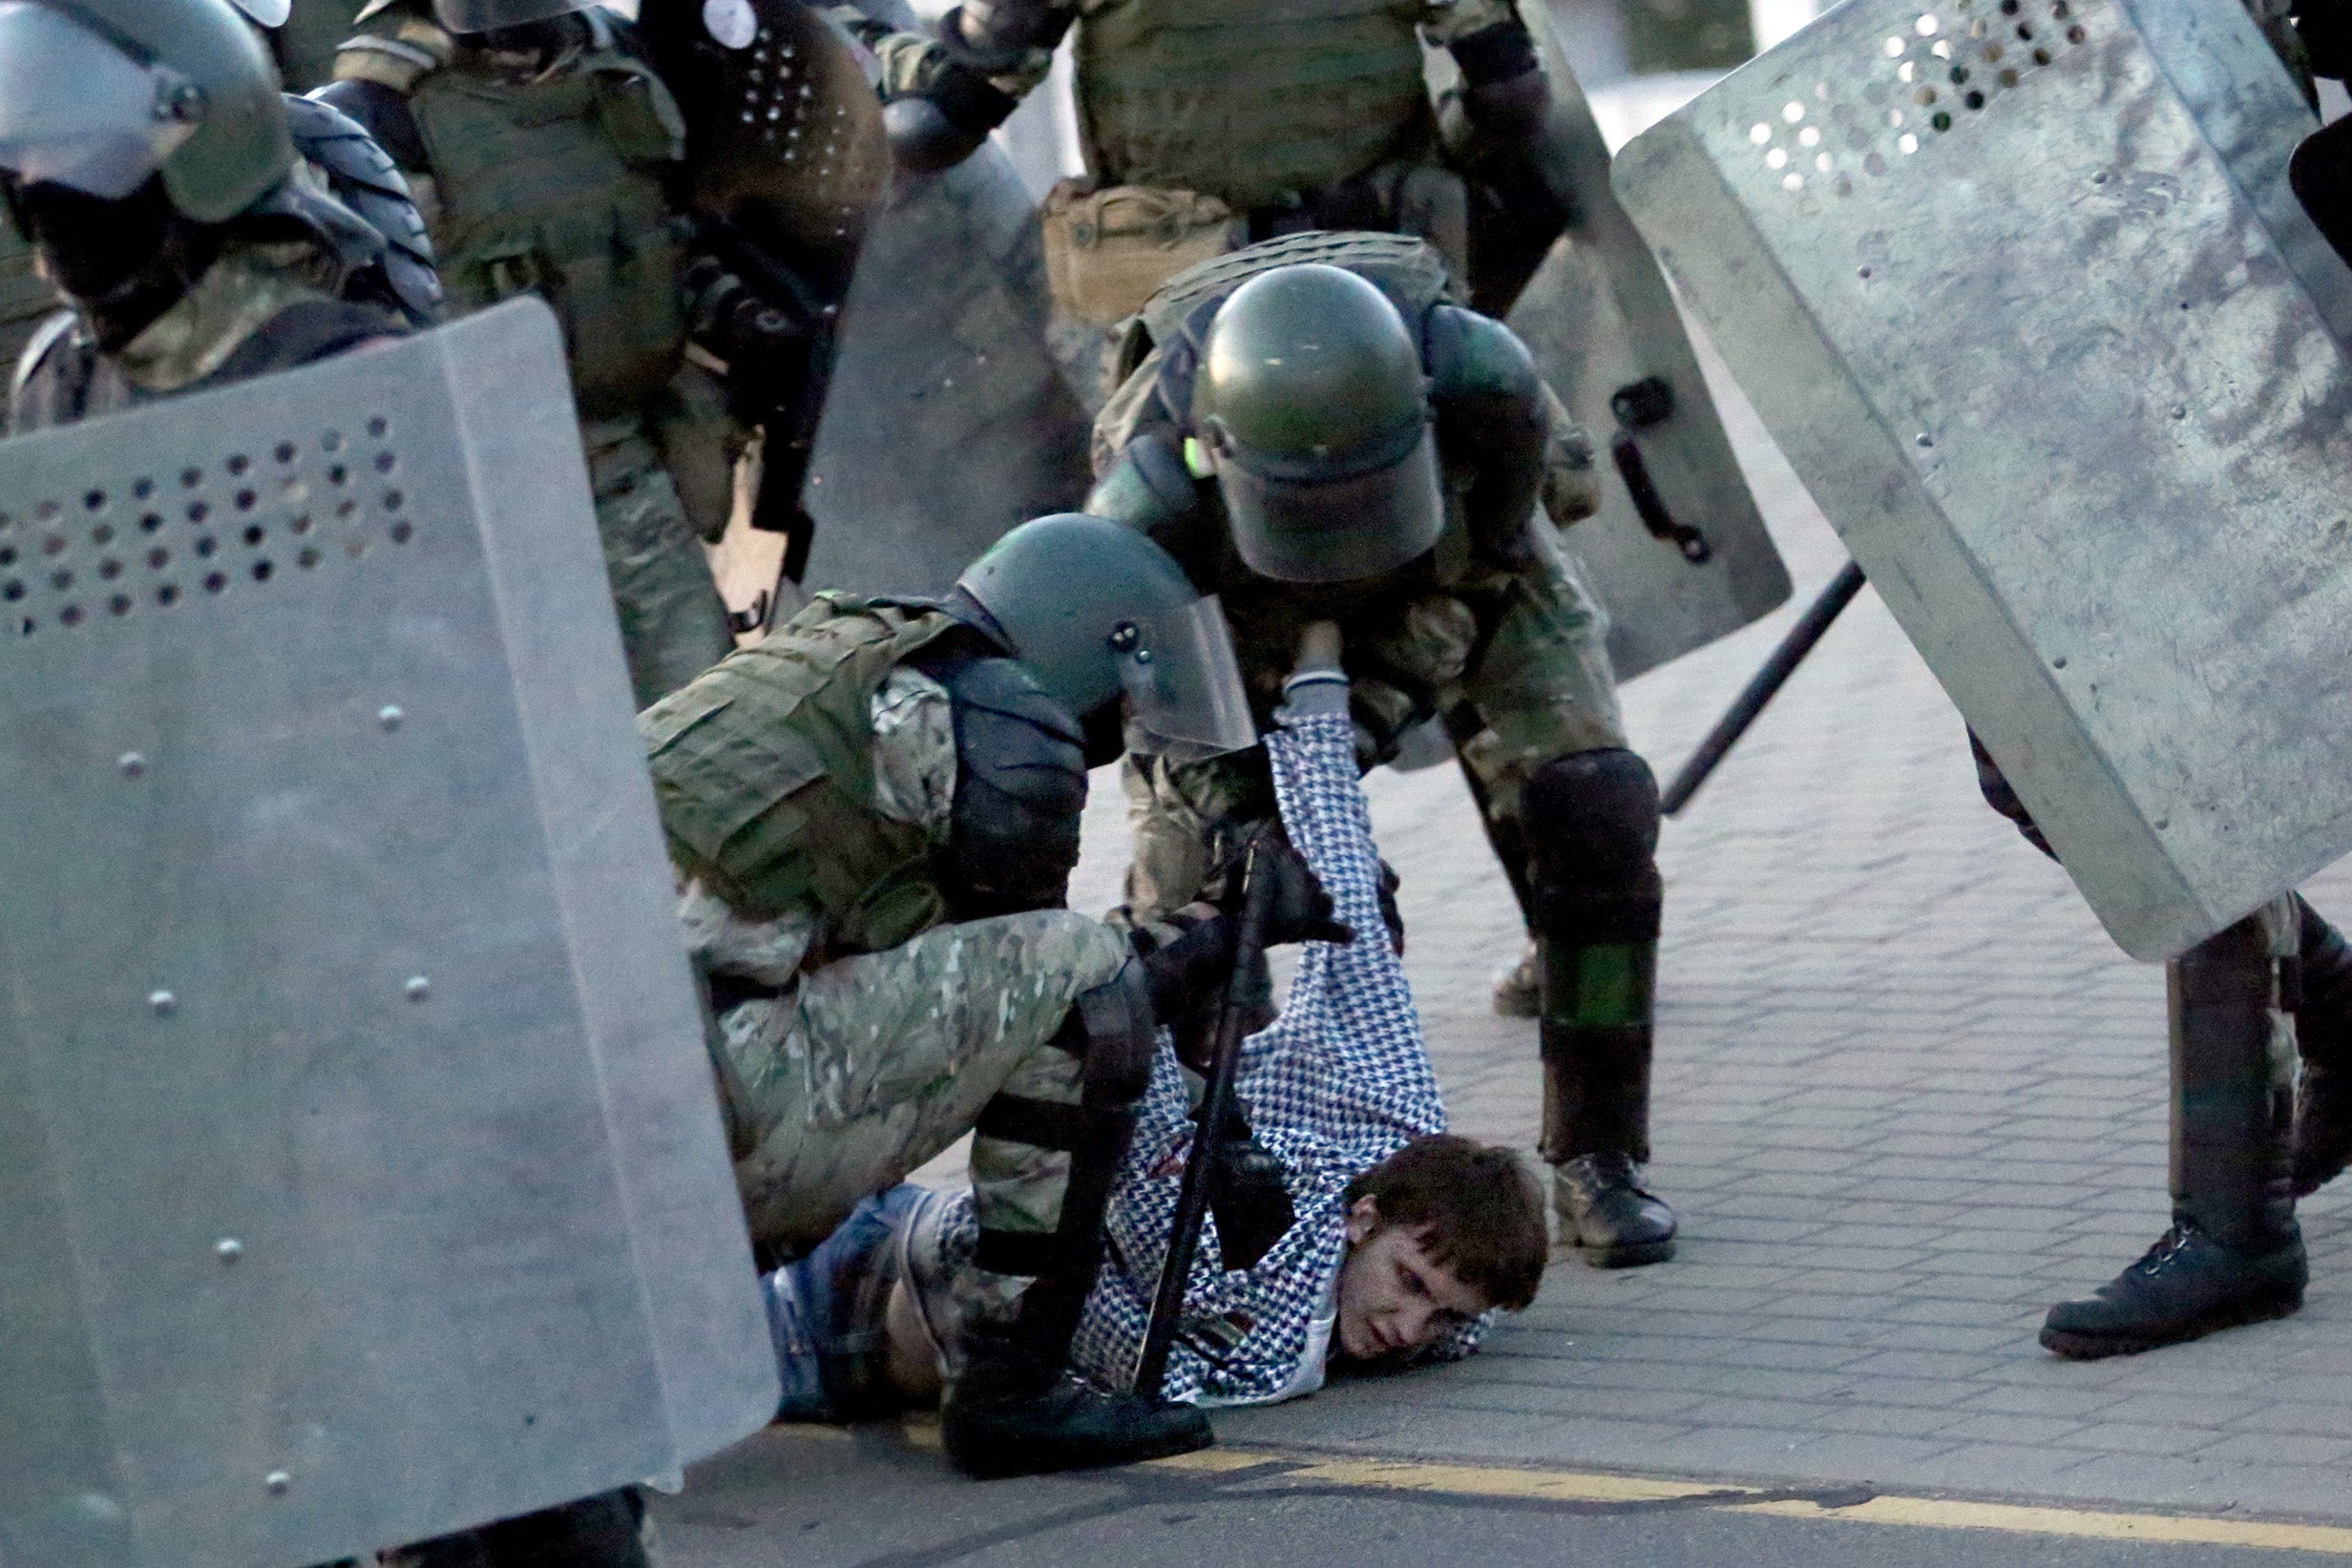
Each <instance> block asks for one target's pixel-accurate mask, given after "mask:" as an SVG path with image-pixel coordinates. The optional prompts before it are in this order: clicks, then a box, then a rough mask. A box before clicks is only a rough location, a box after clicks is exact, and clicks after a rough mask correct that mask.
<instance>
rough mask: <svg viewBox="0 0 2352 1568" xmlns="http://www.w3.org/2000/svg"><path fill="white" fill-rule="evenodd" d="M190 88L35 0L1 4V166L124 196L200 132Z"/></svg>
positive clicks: (29, 179)
mask: <svg viewBox="0 0 2352 1568" xmlns="http://www.w3.org/2000/svg"><path fill="white" fill-rule="evenodd" d="M189 86H190V84H188V83H187V82H186V81H184V80H183V79H182V78H181V77H179V75H177V74H176V73H171V72H168V71H161V70H158V69H155V68H153V67H149V66H143V65H140V64H139V63H138V62H137V61H136V60H134V59H132V58H131V57H130V56H129V55H127V54H125V53H123V52H121V51H120V50H118V49H116V48H115V47H114V46H113V45H112V44H109V43H108V42H107V41H106V40H105V39H103V38H101V37H99V36H98V35H97V34H96V33H94V32H93V31H90V30H89V29H87V28H85V27H83V26H82V25H81V24H80V23H78V22H75V21H73V20H71V19H70V18H68V17H66V16H64V15H61V14H60V13H58V12H56V11H53V10H50V9H49V8H48V7H47V6H42V5H35V4H32V3H31V0H0V170H4V171H6V172H7V173H9V174H10V175H13V176H14V177H15V178H16V180H17V182H18V183H19V184H22V185H41V184H57V185H65V186H69V187H71V188H72V189H73V190H76V191H80V192H81V193H83V194H84V195H86V196H94V197H97V198H99V199H101V200H106V201H118V200H120V199H122V198H124V197H126V196H129V195H130V194H131V193H132V192H133V191H136V190H137V189H138V188H139V187H140V186H141V185H143V184H145V183H146V182H147V180H148V179H149V178H151V177H152V176H153V175H154V174H155V173H156V171H157V170H158V169H160V168H162V167H163V163H164V160H165V159H166V158H168V157H171V156H172V153H173V151H174V150H175V149H177V148H178V147H179V145H180V144H181V143H182V142H184V141H186V140H187V139H188V138H189V137H190V136H194V135H195V134H196V116H195V115H194V114H193V113H189V112H186V111H188V110H192V109H193V108H194V103H193V100H191V99H189V98H187V97H186V96H185V95H184V94H186V92H187V90H188V89H189Z"/></svg>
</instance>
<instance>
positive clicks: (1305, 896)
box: [1235, 826, 1355, 948]
mask: <svg viewBox="0 0 2352 1568" xmlns="http://www.w3.org/2000/svg"><path fill="white" fill-rule="evenodd" d="M1250 864H1251V870H1252V873H1253V874H1255V875H1258V876H1264V877H1269V878H1271V879H1272V889H1271V896H1270V899H1269V902H1268V905H1267V918H1266V945H1267V946H1268V947H1270V948H1279V947H1284V946H1287V945H1288V944H1290V943H1292V942H1331V943H1335V944H1337V945H1339V946H1342V947H1344V946H1346V945H1347V944H1348V943H1350V942H1353V941H1355V929H1354V928H1353V927H1350V926H1347V925H1344V924H1342V923H1341V922H1340V921H1338V920H1336V919H1334V918H1333V913H1332V909H1333V906H1332V895H1331V894H1330V893H1328V892H1326V891H1325V890H1324V888H1323V884H1322V883H1321V882H1320V881H1318V880H1317V879H1316V877H1315V874H1314V869H1313V867H1311V866H1309V865H1308V864H1307V858H1306V857H1305V856H1304V855H1302V854H1300V853H1299V852H1298V851H1297V849H1295V848H1293V847H1292V844H1291V841H1290V839H1289V838H1288V837H1286V836H1285V835H1284V834H1283V832H1282V830H1281V829H1280V828H1279V827H1273V826H1268V827H1266V828H1264V829H1262V830H1261V831H1260V833H1259V835H1258V840H1257V851H1256V853H1255V854H1254V855H1253V856H1252V857H1251V863H1250ZM1241 896H1242V898H1244V899H1246V897H1247V893H1246V892H1245V893H1244V894H1242V895H1241ZM1238 909H1239V903H1238V901H1237V902H1236V904H1235V912H1238Z"/></svg>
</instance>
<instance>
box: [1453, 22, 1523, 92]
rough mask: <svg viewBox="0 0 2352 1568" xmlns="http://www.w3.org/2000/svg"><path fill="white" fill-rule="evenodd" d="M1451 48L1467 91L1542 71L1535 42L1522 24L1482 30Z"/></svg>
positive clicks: (1504, 24)
mask: <svg viewBox="0 0 2352 1568" xmlns="http://www.w3.org/2000/svg"><path fill="white" fill-rule="evenodd" d="M1450 48H1451V50H1452V52H1453V55H1454V63H1455V64H1456V65H1458V66H1460V68H1461V80H1462V85H1463V86H1464V87H1466V88H1472V89H1475V88H1480V87H1484V86H1486V85H1488V84H1489V83H1493V82H1507V81H1510V80H1512V79H1513V78H1515V77H1519V76H1524V75H1526V74H1527V73H1530V72H1535V71H1540V70H1541V67H1540V66H1539V65H1538V64H1537V62H1536V54H1535V39H1534V38H1533V37H1531V36H1529V34H1528V32H1527V29H1526V26H1525V24H1523V23H1521V22H1516V21H1512V22H1497V23H1496V24H1495V25H1494V26H1493V27H1489V28H1481V29H1479V30H1478V31H1476V32H1473V33H1468V34H1465V35H1464V36H1462V37H1460V38H1457V39H1455V40H1454V42H1453V44H1452V45H1451V46H1450Z"/></svg>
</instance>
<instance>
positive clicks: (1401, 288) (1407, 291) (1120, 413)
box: [1094, 232, 1462, 475]
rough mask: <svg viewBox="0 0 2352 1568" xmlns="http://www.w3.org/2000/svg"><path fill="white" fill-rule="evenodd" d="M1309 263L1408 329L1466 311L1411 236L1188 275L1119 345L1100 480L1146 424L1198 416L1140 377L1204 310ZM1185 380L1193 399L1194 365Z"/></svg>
mask: <svg viewBox="0 0 2352 1568" xmlns="http://www.w3.org/2000/svg"><path fill="white" fill-rule="evenodd" d="M1307 262H1319V263H1321V264H1323V265H1325V266H1334V267H1344V268H1346V269H1347V270H1348V271H1350V272H1353V273H1355V275H1356V276H1357V277H1359V278H1362V279H1364V280H1365V281H1366V282H1370V283H1372V284H1373V285H1374V286H1375V287H1376V288H1378V289H1379V290H1380V292H1381V293H1383V294H1385V295H1387V296H1388V298H1389V303H1392V304H1394V305H1395V306H1396V307H1397V313H1398V314H1399V315H1401V316H1403V317H1404V319H1405V320H1406V321H1407V322H1409V323H1418V322H1419V321H1420V320H1421V318H1422V317H1423V316H1425V315H1427V314H1428V312H1429V308H1430V306H1432V305H1435V304H1440V303H1444V304H1460V303H1462V296H1461V292H1460V289H1459V288H1458V287H1457V286H1456V285H1455V282H1454V280H1453V276H1452V274H1450V273H1449V272H1448V271H1447V270H1446V266H1445V259H1444V258H1443V257H1441V256H1439V254H1438V252H1437V248H1436V247H1435V246H1433V245H1431V244H1430V243H1429V242H1428V241H1427V240H1421V239H1418V238H1416V237H1414V236H1412V235H1405V234H1358V233H1337V234H1326V233H1319V232H1316V233H1308V234H1293V235H1288V236H1285V237H1284V238H1283V239H1280V240H1268V241H1266V242H1264V243H1262V244H1256V245H1251V246H1250V247H1248V248H1247V249H1244V250H1237V251H1233V252H1230V253H1229V254H1227V255H1224V256H1217V257H1212V258H1210V259H1209V260H1208V261H1202V262H1199V263H1197V264H1196V265H1193V266H1189V267H1187V268H1186V269H1185V270H1184V271H1182V272H1180V273H1178V274H1176V276H1175V277H1173V278H1170V279H1169V280H1168V281H1167V282H1165V283H1162V284H1161V285H1160V286H1159V288H1158V289H1157V290H1155V291H1154V292H1153V294H1152V296H1151V298H1150V299H1149V300H1146V301H1145V303H1144V308H1143V309H1142V310H1140V311H1138V312H1137V313H1136V315H1135V317H1134V319H1133V320H1132V321H1130V322H1129V323H1128V324H1127V328H1126V332H1125V334H1124V336H1123V337H1122V339H1121V340H1120V343H1119V346H1118V352H1117V355H1116V358H1115V360H1114V363H1113V366H1112V370H1111V377H1112V383H1113V385H1114V386H1115V387H1116V388H1117V390H1115V391H1114V392H1112V394H1111V396H1110V399H1109V401H1108V402H1106V403H1105V404H1104V405H1103V411H1102V413H1100V414H1099V415H1097V416H1096V418H1095V426H1094V468H1095V472H1096V473H1097V474H1098V475H1100V474H1101V473H1103V471H1104V470H1107V469H1108V468H1109V467H1110V465H1111V464H1112V463H1114V462H1116V461H1117V460H1118V456H1119V454H1120V453H1121V452H1123V451H1124V450H1125V449H1126V446H1127V443H1128V441H1130V440H1131V439H1133V438H1134V436H1135V433H1136V431H1137V430H1138V429H1140V428H1141V427H1142V426H1143V425H1144V424H1145V422H1147V421H1149V420H1152V419H1155V418H1165V417H1169V416H1175V417H1178V418H1179V419H1181V418H1183V417H1185V416H1188V415H1189V414H1190V412H1191V409H1190V406H1189V403H1188V401H1187V407H1185V408H1176V409H1167V408H1157V407H1155V406H1154V395H1155V393H1156V392H1157V391H1158V378H1156V377H1152V376H1142V377H1139V376H1138V375H1137V374H1136V371H1138V370H1140V369H1142V368H1143V367H1144V365H1145V361H1146V360H1147V359H1148V358H1149V356H1150V355H1151V354H1152V353H1153V352H1155V351H1158V352H1159V353H1160V354H1161V355H1162V357H1163V360H1164V361H1165V359H1166V354H1167V351H1168V349H1169V347H1170V345H1174V344H1176V343H1177V341H1178V340H1179V339H1180V338H1182V337H1183V335H1184V332H1185V327H1186V324H1187V322H1189V321H1190V320H1191V319H1192V318H1193V317H1194V316H1195V315H1196V314H1197V313H1198V312H1199V310H1200V308H1201V306H1202V305H1204V304H1207V303H1209V302H1210V301H1212V300H1223V299H1225V298H1226V296H1228V295H1229V294H1231V293H1232V292H1233V291H1234V290H1235V289H1237V288H1239V287H1241V285H1242V284H1244V283H1246V282H1249V281H1250V279H1252V278H1254V277H1256V276H1257V275H1258V274H1259V273H1261V272H1266V271H1270V270H1271V269H1272V268H1274V267H1280V266H1295V265H1300V264H1303V263H1307ZM1194 346H1195V347H1196V348H1197V346H1198V345H1194ZM1183 374H1184V377H1185V379H1186V383H1187V393H1188V391H1189V381H1190V376H1191V368H1190V366H1189V364H1187V366H1185V368H1184V371H1183Z"/></svg>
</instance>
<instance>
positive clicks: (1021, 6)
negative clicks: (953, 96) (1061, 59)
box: [939, 0, 1078, 75]
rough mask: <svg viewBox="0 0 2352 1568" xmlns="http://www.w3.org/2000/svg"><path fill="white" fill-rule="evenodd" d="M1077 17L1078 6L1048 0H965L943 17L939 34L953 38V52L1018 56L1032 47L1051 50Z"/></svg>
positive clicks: (951, 44) (950, 44)
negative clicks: (1061, 4)
mask: <svg viewBox="0 0 2352 1568" xmlns="http://www.w3.org/2000/svg"><path fill="white" fill-rule="evenodd" d="M1077 18H1078V10H1077V8H1076V7H1074V6H1059V5H1052V4H1048V3H1045V0H965V3H964V4H963V5H960V6H957V7H956V9H955V10H951V11H949V12H948V13H947V14H946V15H945V16H942V17H941V18H939V36H940V37H941V38H943V39H946V40H948V41H949V49H950V52H952V53H956V54H961V53H962V52H963V51H965V50H969V51H971V52H974V53H975V54H977V53H979V52H983V51H986V52H994V53H996V54H998V55H1002V56H1005V57H1008V58H1018V57H1019V56H1020V55H1023V54H1026V53H1029V52H1031V51H1051V50H1052V49H1053V48H1054V47H1055V46H1056V45H1057V44H1059V43H1061V35H1062V34H1063V33H1065V32H1067V31H1070V24H1071V23H1072V22H1073V21H1075V20H1077ZM959 44H960V45H961V46H962V48H961V49H958V48H957V47H956V46H957V45H959ZM990 74H992V75H993V74H996V73H994V72H992V73H990Z"/></svg>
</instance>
